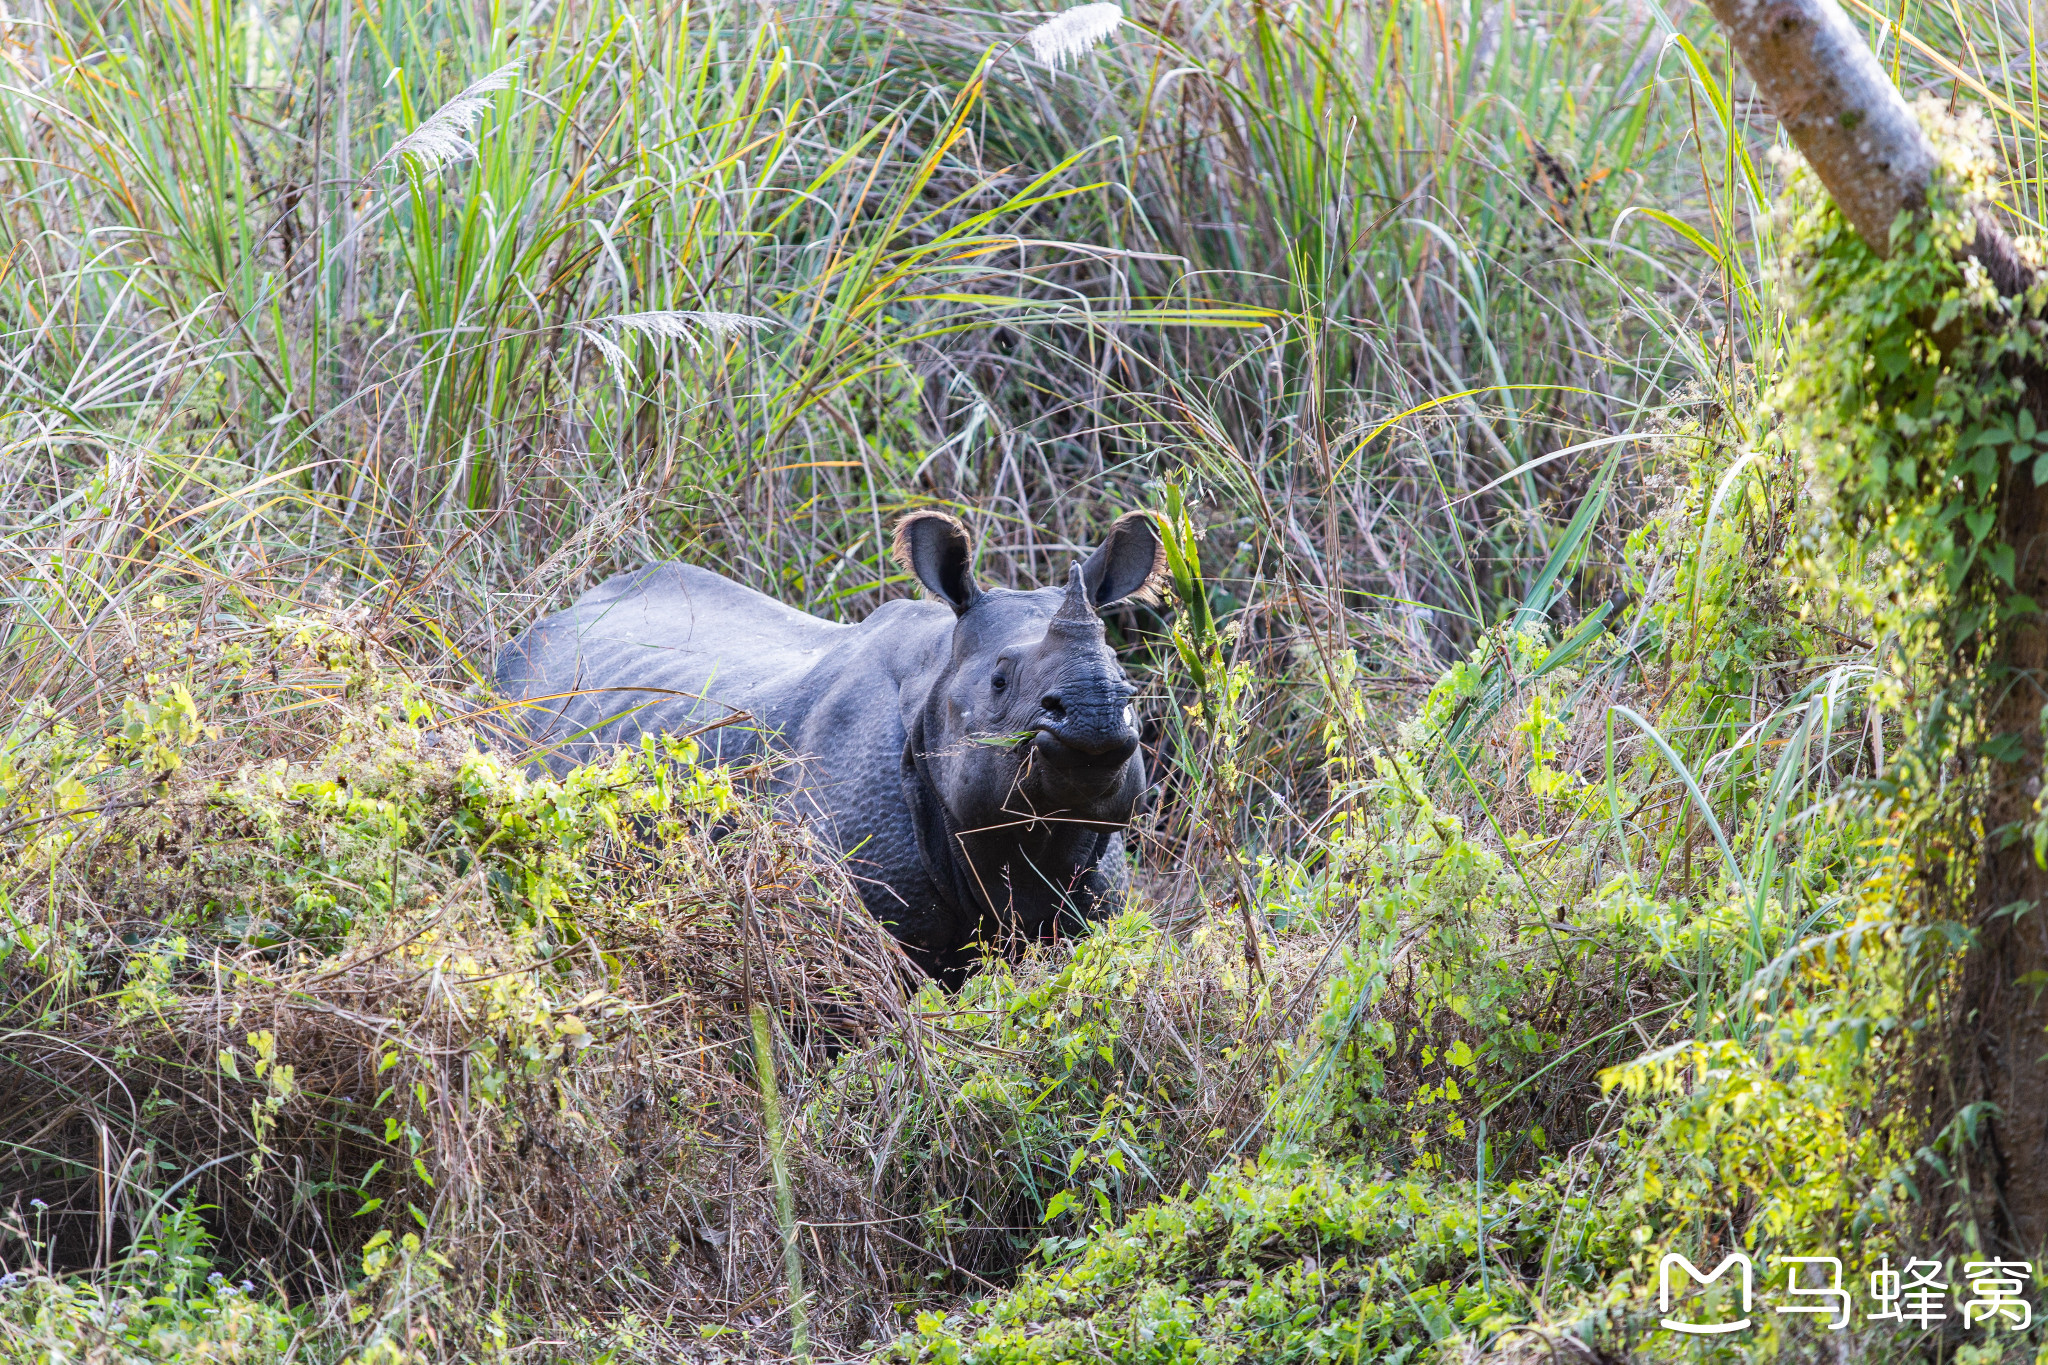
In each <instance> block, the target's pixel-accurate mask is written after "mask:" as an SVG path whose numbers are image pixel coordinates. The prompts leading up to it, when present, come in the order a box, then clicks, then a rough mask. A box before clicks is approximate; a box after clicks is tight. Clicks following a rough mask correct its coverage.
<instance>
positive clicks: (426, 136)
mask: <svg viewBox="0 0 2048 1365" xmlns="http://www.w3.org/2000/svg"><path fill="white" fill-rule="evenodd" d="M519 65H520V64H519V63H518V62H507V63H506V64H505V65H503V66H501V67H499V68H498V69H497V70H496V71H493V72H491V73H490V74H489V75H488V76H485V77H484V78H483V79H482V80H479V81H476V82H474V83H472V84H471V85H470V86H469V87H468V88H467V89H465V90H464V91H463V92H462V93H461V94H459V95H457V96H456V97H455V98H454V99H452V100H449V101H448V102H447V103H446V104H444V105H442V106H441V107H440V108H439V109H436V110H435V111H434V112H433V113H431V114H429V115H427V117H426V118H425V119H423V120H421V122H420V126H419V127H417V128H415V129H413V130H412V131H411V132H410V133H407V134H406V135H405V136H404V137H402V138H400V139H398V141H396V142H394V143H392V144H391V150H390V151H388V152H386V153H384V155H383V156H382V157H381V158H380V159H379V160H378V162H377V165H376V167H375V169H379V170H381V169H382V168H384V167H385V166H388V165H390V164H391V163H392V162H393V161H396V160H397V159H398V158H399V157H402V156H404V157H411V158H412V160H413V162H414V164H415V165H417V166H418V168H419V171H420V174H422V175H424V174H426V173H427V172H428V171H431V170H433V169H435V168H436V167H439V166H446V165H448V164H449V163H450V162H455V161H467V160H468V159H469V158H471V157H473V156H475V155H476V144H475V143H473V142H471V141H470V140H469V139H470V136H471V135H472V134H474V133H475V132H476V126H477V124H478V123H479V122H480V121H481V120H482V119H483V116H484V111H485V110H487V109H489V108H490V107H491V101H490V99H489V98H488V97H489V96H491V95H494V94H496V93H497V92H498V91H500V90H510V89H511V88H512V82H513V80H514V79H515V78H517V76H518V75H519Z"/></svg>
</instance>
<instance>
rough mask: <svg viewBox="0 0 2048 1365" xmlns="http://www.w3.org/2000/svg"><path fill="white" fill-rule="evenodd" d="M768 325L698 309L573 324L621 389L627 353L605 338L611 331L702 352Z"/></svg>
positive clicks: (742, 315)
mask: <svg viewBox="0 0 2048 1365" xmlns="http://www.w3.org/2000/svg"><path fill="white" fill-rule="evenodd" d="M768 325H769V319H767V318H757V317H755V316H753V315H752V314H751V313H719V312H713V311H709V310H699V309H694V308H690V309H666V310H661V311H657V312H648V313H613V314H611V315H610V316H609V317H601V318H592V319H590V320H589V321H588V322H579V323H576V324H575V328H576V330H577V331H578V332H581V333H582V334H583V335H584V337H586V338H587V339H588V340H589V342H590V344H591V345H593V346H595V347H597V353H598V354H599V355H601V356H603V357H604V358H605V363H606V364H608V365H610V366H611V367H612V373H613V375H615V376H616V377H617V379H618V381H619V384H620V386H621V387H624V385H625V383H626V350H625V348H624V347H623V346H621V345H619V343H618V342H617V341H616V340H614V339H613V338H611V337H609V336H607V335H605V329H607V328H610V329H613V330H615V331H620V332H638V333H640V334H641V335H642V336H651V337H660V338H661V339H662V340H664V341H680V342H682V343H683V344H684V345H686V346H688V347H689V348H690V349H691V350H692V351H701V350H702V349H703V339H704V337H706V336H708V337H710V338H711V339H712V340H713V341H725V340H727V339H728V338H730V337H735V336H746V335H748V334H749V333H752V332H754V331H755V330H757V329H759V328H762V327H766V326H768Z"/></svg>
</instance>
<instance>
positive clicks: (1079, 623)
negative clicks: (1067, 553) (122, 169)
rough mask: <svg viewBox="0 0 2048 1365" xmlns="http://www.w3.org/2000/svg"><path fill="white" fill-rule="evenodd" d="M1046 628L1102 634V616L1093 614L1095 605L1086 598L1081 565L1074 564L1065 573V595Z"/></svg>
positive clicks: (1086, 586) (1086, 590) (1086, 592)
mask: <svg viewBox="0 0 2048 1365" xmlns="http://www.w3.org/2000/svg"><path fill="white" fill-rule="evenodd" d="M1047 629H1048V630H1085V631H1089V632H1091V633H1093V634H1097V635H1100V634H1102V633H1103V632H1102V618H1101V617H1099V616H1097V615H1096V614H1095V606H1094V604H1093V603H1091V602H1090V601H1089V600H1088V585H1087V584H1086V583H1085V582H1083V581H1082V579H1081V566H1080V565H1079V564H1076V565H1075V566H1074V567H1073V568H1072V569H1071V570H1069V571H1068V573H1067V596H1066V600H1065V601H1063V602H1061V603H1060V609H1059V610H1058V611H1057V612H1055V613H1053V618H1052V621H1051V622H1050V623H1049V624H1048V626H1047Z"/></svg>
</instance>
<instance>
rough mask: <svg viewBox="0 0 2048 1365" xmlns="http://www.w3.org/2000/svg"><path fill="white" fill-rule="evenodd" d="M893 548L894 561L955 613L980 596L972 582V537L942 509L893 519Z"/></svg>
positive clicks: (959, 612) (966, 607) (978, 590)
mask: <svg viewBox="0 0 2048 1365" xmlns="http://www.w3.org/2000/svg"><path fill="white" fill-rule="evenodd" d="M894 550H895V553H896V562H897V563H898V564H901V565H902V566H903V567H904V569H906V570H907V571H908V572H909V573H910V574H911V575H912V576H913V577H915V578H916V579H917V581H918V582H920V583H922V584H924V587H925V591H926V592H928V593H930V594H931V595H932V596H934V597H936V598H938V599H939V600H940V601H941V602H944V603H945V604H946V605H947V606H949V607H951V608H952V609H953V613H954V614H955V615H956V616H960V615H965V614H966V612H967V609H968V608H969V607H971V606H973V605H974V602H975V599H976V598H978V597H980V596H981V589H980V588H979V587H977V586H975V582H974V540H973V538H972V537H970V536H969V535H968V534H967V528H966V527H965V526H962V525H961V524H960V523H959V522H958V521H956V520H955V519H954V518H952V517H949V516H947V515H946V514H945V513H944V512H912V513H911V514H910V515H909V516H907V517H905V518H904V519H903V520H901V521H899V522H897V523H896V543H895V546H894Z"/></svg>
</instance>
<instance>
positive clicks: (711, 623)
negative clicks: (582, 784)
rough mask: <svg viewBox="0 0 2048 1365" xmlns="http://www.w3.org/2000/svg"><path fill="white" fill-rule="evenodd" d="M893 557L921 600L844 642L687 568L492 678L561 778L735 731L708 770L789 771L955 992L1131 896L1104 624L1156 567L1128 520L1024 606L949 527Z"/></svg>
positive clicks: (1114, 672)
mask: <svg viewBox="0 0 2048 1365" xmlns="http://www.w3.org/2000/svg"><path fill="white" fill-rule="evenodd" d="M895 553H896V558H897V560H898V562H899V563H901V564H902V565H903V567H904V568H905V569H907V570H908V571H909V572H910V573H912V574H913V575H915V577H916V578H917V580H918V582H920V583H922V584H923V585H924V587H925V590H926V591H927V592H929V593H930V594H931V597H932V598H933V599H934V600H929V601H912V600H901V601H892V602H887V603H884V604H883V605H882V606H881V607H879V608H877V609H876V610H875V612H874V613H873V614H872V615H870V616H869V617H868V618H867V619H866V620H865V621H862V622H860V623H859V624H858V625H840V624H836V623H834V622H830V621H824V620H820V619H819V618H817V617H815V616H810V615H807V614H805V613H804V612H801V611H798V610H796V609H795V608H793V607H789V606H785V605H784V604H782V603H780V602H777V601H775V600H774V599H772V598H769V597H765V596H763V595H762V594H760V593H758V592H755V591H753V590H752V589H750V588H745V587H741V586H740V585H739V584H737V583H734V582H732V581H731V580H730V579H727V578H723V577H721V576H719V575H718V574H715V573H712V572H710V571H709V570H707V569H701V568H696V567H694V566H691V565H687V564H657V565H654V566H652V567H649V568H644V569H639V570H636V571H634V572H632V573H626V574H621V575H619V576H617V577H615V578H612V579H610V580H608V581H607V582H605V583H603V584H602V585H600V586H599V587H597V588H595V589H593V590H591V592H589V593H588V594H586V595H585V596H584V597H583V598H582V599H581V600H579V601H578V602H577V603H576V604H575V605H574V606H572V607H570V608H569V609H568V610H567V611H564V612H561V613H559V614H557V615H554V616H550V617H548V618H547V619H545V620H543V621H541V622H540V623H539V624H537V625H535V626H534V627H533V628H532V629H531V630H529V631H527V632H526V633H525V634H524V635H523V636H521V637H520V638H519V639H518V640H516V641H514V642H513V643H512V644H511V645H510V646H509V647H508V648H507V649H506V650H505V652H504V653H503V654H502V655H500V656H499V659H498V667H497V680H498V687H499V690H500V691H501V692H503V693H504V694H505V695H506V696H508V697H511V698H514V699H518V700H526V701H528V702H529V705H528V706H527V707H526V708H523V709H524V710H525V711H526V713H527V717H526V719H525V720H524V722H523V728H524V729H525V731H526V733H527V736H528V737H529V738H530V739H531V740H532V741H533V742H534V743H535V744H536V745H537V746H538V747H539V748H540V749H541V750H542V751H543V752H546V753H547V762H548V763H550V764H551V765H552V766H554V767H555V768H556V769H557V770H563V769H567V768H569V767H572V766H574V765H576V764H579V763H583V762H586V761H588V760H589V759H591V758H592V757H594V756H595V755H596V754H597V752H598V751H599V750H600V749H601V748H602V747H603V746H606V745H612V744H621V743H638V742H639V739H640V737H641V736H642V735H643V734H681V733H685V732H688V731H691V730H696V729H699V728H700V727H703V726H705V725H707V724H710V723H712V722H715V721H718V720H722V719H725V718H727V717H729V716H732V715H733V714H735V713H737V712H744V713H745V714H746V715H747V716H749V717H751V723H750V724H748V725H745V726H738V725H734V726H727V727H724V728H720V729H716V730H712V731H710V732H709V733H708V734H706V735H705V736H704V743H705V744H706V746H707V747H708V748H709V750H710V754H711V757H713V758H715V759H716V760H718V761H721V762H729V761H732V760H734V759H738V758H742V757H745V756H747V755H749V754H751V753H753V752H755V751H757V750H758V749H760V748H761V747H762V746H763V745H764V744H765V745H767V746H768V747H770V748H771V749H773V750H775V751H777V752H780V753H782V754H785V755H788V756H790V757H792V758H793V759H795V760H796V761H795V762H793V763H790V764H787V765H784V766H783V767H782V769H781V771H782V772H783V774H784V775H783V776H782V777H781V778H780V779H778V780H779V782H780V784H781V786H782V788H783V790H784V792H785V798H786V800H788V802H789V803H790V805H791V807H792V808H793V809H794V810H795V811H796V812H797V813H798V814H800V815H801V816H802V817H803V818H804V819H806V820H808V821H809V822H810V823H812V824H813V825H814V826H816V827H817V828H818V829H820V830H821V831H822V832H823V833H824V834H825V836H826V837H827V838H828V839H829V840H830V842H831V843H832V844H833V845H835V846H836V847H837V848H838V849H839V850H840V851H841V852H843V853H844V854H845V855H846V856H847V858H848V863H849V867H850V869H851V871H852V872H853V874H854V876H855V877H856V879H857V881H858V884H859V885H860V887H861V895H862V898H863V899H864V900H865V901H866V903H867V907H868V909H869V911H870V912H871V913H872V914H873V915H874V916H875V918H876V919H878V920H880V921H881V922H882V923H884V924H886V925H887V926H889V928H890V930H891V931H892V932H894V933H895V935H896V937H897V938H899V939H901V940H902V941H903V943H904V945H905V946H906V948H908V949H909V950H910V952H911V954H912V956H913V957H914V958H916V959H917V960H918V961H919V962H920V963H921V964H922V965H923V966H924V967H925V968H926V969H927V970H928V971H931V972H933V973H935V974H938V975H941V976H946V977H955V976H957V974H958V973H960V972H961V971H963V970H964V969H965V967H966V965H967V964H968V963H969V962H970V961H971V960H972V956H973V953H974V951H975V945H976V944H978V943H979V944H993V943H1001V942H1006V941H1013V940H1017V939H1032V938H1038V937H1041V936H1044V935H1045V934H1046V933H1048V932H1049V931H1050V930H1051V929H1052V928H1053V926H1054V925H1055V924H1057V923H1059V922H1060V921H1061V920H1062V919H1063V918H1064V917H1069V916H1089V915H1091V914H1093V913H1098V912H1099V911H1100V910H1101V909H1103V908H1106V905H1107V903H1110V902H1113V901H1114V900H1115V899H1117V898H1119V897H1120V896H1121V895H1122V893H1123V890H1124V888H1125V885H1126V881H1127V871H1126V867H1125V862H1124V847H1123V835H1122V831H1123V829H1124V827H1125V826H1126V825H1127V824H1128V823H1129V822H1130V819H1131V816H1132V814H1133V812H1134V811H1135V810H1136V808H1137V805H1138V800H1139V797H1140V795H1141V794H1142V793H1143V791H1144V789H1145V767H1144V761H1143V759H1142V757H1141V756H1140V754H1139V752H1138V730H1137V726H1136V724H1135V718H1134V715H1133V711H1132V708H1131V697H1132V695H1133V693H1134V691H1135V689H1134V688H1133V687H1132V685H1131V682H1130V680H1129V678H1127V677H1126V676H1125V675H1124V671H1123V669H1122V668H1121V667H1120V666H1119V665H1118V663H1117V659H1116V656H1115V654H1114V653H1112V652H1111V650H1110V648H1109V645H1108V643H1107V642H1106V641H1105V639H1104V637H1103V628H1102V622H1101V620H1100V618H1098V617H1097V615H1096V612H1097V611H1098V610H1099V609H1100V608H1102V607H1105V606H1108V605H1109V604H1110V603H1112V602H1117V601H1121V600H1123V599H1124V598H1127V597H1133V596H1137V595H1140V594H1144V593H1147V592H1149V591H1150V590H1151V589H1153V588H1154V587H1155V586H1156V584H1157V582H1158V580H1159V578H1160V576H1161V571H1162V565H1163V563H1164V549H1163V547H1162V546H1161V544H1160V541H1159V535H1158V532H1157V531H1156V529H1155V528H1154V525H1153V522H1152V520H1151V518H1150V517H1149V516H1148V515H1146V514H1144V513H1132V514H1130V515H1128V516H1125V517H1123V518H1122V519H1121V520H1119V521H1118V522H1117V523H1116V524H1115V525H1114V526H1113V527H1112V528H1111V530H1110V533H1109V535H1108V538H1107V539H1105V540H1104V541H1103V543H1102V545H1101V546H1100V547H1099V548H1098V549H1097V550H1096V551H1095V553H1094V554H1093V555H1091V556H1090V557H1089V558H1088V560H1087V562H1086V563H1082V564H1076V565H1074V566H1073V568H1072V570H1071V571H1070V573H1069V575H1068V581H1067V586H1066V588H1065V590H1064V591H1062V590H1060V589H1057V588H1039V589H1037V590H1035V591H1029V592H1017V591H1011V590H1008V589H1003V588H983V587H981V586H980V585H978V584H977V583H976V582H975V581H974V574H973V569H972V558H973V543H972V541H971V540H970V538H969V536H968V534H967V530H966V528H965V527H963V526H962V525H961V524H960V523H959V522H958V521H955V520H954V519H953V518H952V517H949V516H946V515H944V514H943V513H938V512H915V513H912V514H911V515H910V516H908V517H906V518H904V520H903V521H902V523H901V524H900V525H899V526H898V527H897V528H896V538H895Z"/></svg>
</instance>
